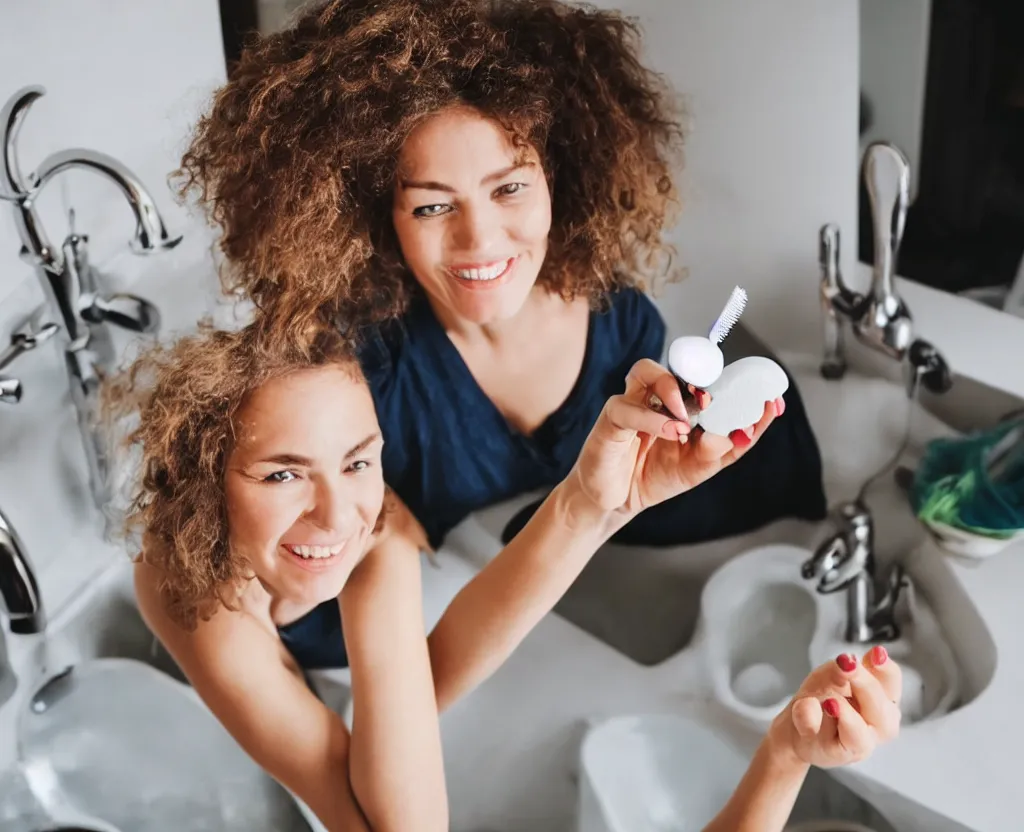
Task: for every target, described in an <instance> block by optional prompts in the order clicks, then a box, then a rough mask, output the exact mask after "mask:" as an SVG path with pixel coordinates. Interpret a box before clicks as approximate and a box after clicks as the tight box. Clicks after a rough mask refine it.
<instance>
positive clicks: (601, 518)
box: [428, 482, 624, 710]
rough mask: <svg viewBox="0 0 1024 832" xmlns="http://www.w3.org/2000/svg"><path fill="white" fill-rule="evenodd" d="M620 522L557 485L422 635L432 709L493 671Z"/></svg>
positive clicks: (451, 700) (447, 703)
mask: <svg viewBox="0 0 1024 832" xmlns="http://www.w3.org/2000/svg"><path fill="white" fill-rule="evenodd" d="M622 522H624V521H623V520H616V519H613V515H612V514H611V513H609V512H603V511H599V510H596V509H595V508H594V507H593V505H592V504H591V503H590V502H589V501H588V500H587V499H586V498H585V497H584V496H583V495H582V494H580V493H579V492H578V491H577V490H575V489H574V488H572V487H571V485H569V484H567V483H564V482H563V483H561V484H559V485H558V486H556V487H555V489H554V491H552V492H551V494H550V495H549V496H548V498H547V499H546V500H545V501H544V502H543V503H542V504H541V506H540V508H539V509H537V511H536V512H535V513H534V515H533V517H532V518H531V519H530V522H529V523H527V524H526V526H525V527H524V528H523V530H522V531H521V532H519V534H518V535H516V537H515V538H514V539H513V540H512V541H511V542H510V543H509V544H508V545H507V546H506V547H505V548H504V549H503V550H502V551H501V553H500V554H498V556H497V557H496V558H494V560H492V561H491V562H490V563H489V564H487V566H486V567H484V569H483V570H482V571H481V572H480V574H479V575H477V576H476V577H475V578H473V580H472V581H470V582H469V583H468V584H467V585H466V586H465V587H463V588H462V590H461V591H460V592H459V593H458V595H456V596H455V598H454V599H452V602H451V604H449V605H448V608H447V609H446V610H445V611H444V614H443V615H442V616H441V619H440V620H439V621H438V622H437V625H436V626H435V627H434V629H433V630H432V631H431V633H430V637H429V639H428V644H429V646H430V661H431V665H432V667H433V671H434V683H435V690H436V694H437V706H438V707H439V708H440V709H441V710H444V709H445V708H447V707H448V706H450V705H451V704H453V703H454V702H455V701H456V700H458V699H459V698H460V697H461V696H463V695H465V694H466V693H468V692H469V691H470V690H472V689H473V688H474V687H476V686H477V685H479V684H480V683H481V682H483V681H484V680H485V679H487V677H488V676H490V675H491V674H492V673H494V671H495V670H497V669H498V667H500V666H501V665H502V663H503V662H504V661H505V660H506V659H507V658H508V657H509V655H510V654H511V653H512V651H513V650H515V648H516V647H517V646H518V645H519V644H520V642H522V640H523V639H524V638H526V636H527V634H528V633H529V632H530V631H531V630H532V629H533V628H534V627H535V626H536V625H537V622H538V621H540V619H541V618H543V617H544V616H545V615H546V614H547V613H549V612H550V611H551V609H552V607H554V605H555V604H556V603H557V602H558V599H559V598H561V597H562V595H563V594H564V593H565V592H566V590H567V589H568V588H569V586H570V585H571V584H572V582H573V581H574V580H575V579H576V577H577V576H578V575H579V574H580V572H581V571H582V570H583V567H584V566H586V564H587V562H588V561H589V560H590V558H591V557H592V556H593V555H594V553H595V552H596V551H597V550H598V548H599V547H600V546H601V544H602V543H604V542H605V541H606V540H607V539H608V538H609V537H611V535H612V534H614V533H615V531H616V529H617V528H618V527H619V526H620V525H621V523H622Z"/></svg>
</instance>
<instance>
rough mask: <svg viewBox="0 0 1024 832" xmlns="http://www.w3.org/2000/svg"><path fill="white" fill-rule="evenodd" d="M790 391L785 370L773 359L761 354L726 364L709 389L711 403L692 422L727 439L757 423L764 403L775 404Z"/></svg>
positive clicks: (762, 411)
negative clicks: (736, 431) (734, 432)
mask: <svg viewBox="0 0 1024 832" xmlns="http://www.w3.org/2000/svg"><path fill="white" fill-rule="evenodd" d="M788 389H789V379H788V378H787V377H786V373H785V371H784V370H783V369H782V368H781V367H780V366H779V365H778V364H777V363H775V362H774V361H772V359H770V358H765V357H763V356H760V355H752V356H748V357H747V358H741V359H739V360H738V361H733V362H732V363H731V364H729V365H727V366H726V367H725V369H724V370H722V374H721V375H720V376H719V377H718V380H717V381H716V382H715V383H714V384H712V385H710V386H708V387H707V391H708V393H710V394H711V404H710V405H708V406H707V407H706V408H704V410H702V411H701V412H700V414H699V415H698V416H696V418H695V419H694V420H693V421H694V422H695V423H696V424H698V425H700V426H701V427H702V428H704V430H706V431H707V432H708V433H714V434H717V435H719V436H728V435H729V434H730V433H732V432H733V431H734V430H739V429H740V428H745V427H747V426H748V425H753V424H755V423H756V422H757V421H758V420H759V419H760V418H761V416H762V414H763V413H764V405H765V402H770V401H774V400H775V399H777V398H779V396H781V395H782V394H783V393H785V392H786V390H788Z"/></svg>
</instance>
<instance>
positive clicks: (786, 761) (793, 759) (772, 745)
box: [758, 708, 810, 778]
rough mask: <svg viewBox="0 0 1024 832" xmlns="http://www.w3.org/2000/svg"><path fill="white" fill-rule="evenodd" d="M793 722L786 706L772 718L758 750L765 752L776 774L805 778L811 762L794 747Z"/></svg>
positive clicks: (765, 758) (764, 754) (769, 764)
mask: <svg viewBox="0 0 1024 832" xmlns="http://www.w3.org/2000/svg"><path fill="white" fill-rule="evenodd" d="M791 722H792V714H791V712H790V709H789V708H786V710H784V711H783V712H782V713H781V714H779V715H778V716H776V717H775V719H773V720H772V723H771V726H770V727H769V729H768V733H767V734H765V737H764V739H763V740H762V741H761V745H760V748H759V749H758V751H759V752H760V753H761V754H763V756H764V760H765V764H766V765H767V766H769V767H770V768H771V770H772V771H773V773H775V775H776V776H778V777H787V776H791V777H799V778H803V777H806V776H807V771H808V769H810V764H809V763H807V762H805V761H804V760H803V759H802V758H801V757H800V755H799V754H797V752H796V749H795V748H794V747H793V739H792V738H793V733H794V731H795V729H794V728H793V727H792V725H791Z"/></svg>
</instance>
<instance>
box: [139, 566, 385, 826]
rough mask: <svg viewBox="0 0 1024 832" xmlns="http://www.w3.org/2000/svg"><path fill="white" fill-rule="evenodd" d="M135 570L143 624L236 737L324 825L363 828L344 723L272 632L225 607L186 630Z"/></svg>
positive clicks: (154, 584)
mask: <svg viewBox="0 0 1024 832" xmlns="http://www.w3.org/2000/svg"><path fill="white" fill-rule="evenodd" d="M135 570H136V571H135V587H136V595H137V597H138V601H139V607H140V609H141V611H142V613H143V617H144V618H145V619H146V623H147V624H148V625H149V626H150V628H151V629H152V630H153V632H154V633H155V634H156V635H157V637H158V638H159V639H160V640H161V642H162V643H163V644H164V646H165V647H166V648H167V650H168V651H169V652H170V653H171V655H172V656H173V657H174V659H175V661H176V662H177V663H178V665H179V666H180V667H181V669H182V671H183V672H184V673H185V675H186V676H187V677H188V679H189V681H190V682H191V683H192V686H193V687H194V688H195V690H196V693H198V694H199V696H200V698H201V699H202V700H203V702H205V703H206V705H207V707H209V708H210V710H211V711H212V712H213V714H214V715H215V716H216V717H217V719H218V720H219V721H220V722H221V724H223V725H224V727H225V728H226V729H227V730H228V732H229V733H230V734H231V735H232V736H233V737H234V739H235V741H236V742H238V744H239V745H240V746H241V747H242V748H243V749H245V751H246V752H247V753H248V754H249V755H250V756H251V757H252V758H253V760H255V761H256V762H257V763H258V764H259V765H260V766H261V767H262V768H263V769H264V770H266V771H267V772H268V773H269V774H270V775H271V776H273V777H274V778H275V779H276V780H278V781H279V782H280V783H282V784H283V785H285V786H286V787H287V788H289V789H291V791H292V792H294V793H295V794H296V795H298V796H299V797H300V798H301V799H302V800H303V801H304V802H305V803H306V804H307V805H308V806H309V808H310V809H311V810H312V811H313V812H314V813H316V815H317V816H318V817H319V818H320V819H321V821H323V823H324V824H325V825H326V826H327V828H328V829H329V830H332V832H333V830H346V832H348V830H357V831H358V830H367V832H368V830H369V828H370V827H369V825H368V824H367V823H366V820H365V818H364V816H363V814H362V812H361V809H360V807H359V805H358V803H357V801H356V800H355V798H354V795H353V793H352V791H351V787H350V784H349V772H348V765H349V764H348V759H349V736H348V732H347V730H346V729H345V724H344V723H343V722H342V720H341V718H340V717H339V716H338V715H337V714H335V713H334V712H332V711H331V710H330V709H328V708H327V707H326V706H325V705H324V704H323V703H322V702H321V701H320V700H319V699H317V698H316V696H314V695H313V693H312V691H310V690H309V688H308V687H307V685H306V683H305V681H304V680H303V679H302V677H301V676H300V675H299V674H298V673H297V672H295V671H294V670H293V669H291V668H289V667H288V666H287V664H286V663H285V660H284V658H283V655H282V647H281V645H280V642H279V641H277V640H276V639H275V637H274V635H273V634H272V633H270V632H269V631H267V630H266V629H265V628H264V627H263V626H262V625H261V624H260V623H259V622H257V621H256V620H255V619H253V618H252V617H251V616H248V615H245V614H242V613H236V612H232V611H229V610H220V611H218V613H217V614H216V615H214V616H213V618H211V619H210V620H209V621H204V622H201V623H200V625H199V627H198V628H197V629H196V630H195V631H194V632H188V631H186V630H184V629H182V628H180V627H179V626H178V625H177V624H175V623H174V622H173V621H172V620H171V619H170V618H169V616H168V615H167V613H166V612H165V609H164V606H163V603H162V600H161V598H160V594H159V588H158V586H159V585H158V577H157V574H156V573H155V571H154V570H153V568H152V567H150V566H147V565H145V564H138V565H136V567H135ZM196 753H197V754H200V753H202V749H200V748H197V749H196Z"/></svg>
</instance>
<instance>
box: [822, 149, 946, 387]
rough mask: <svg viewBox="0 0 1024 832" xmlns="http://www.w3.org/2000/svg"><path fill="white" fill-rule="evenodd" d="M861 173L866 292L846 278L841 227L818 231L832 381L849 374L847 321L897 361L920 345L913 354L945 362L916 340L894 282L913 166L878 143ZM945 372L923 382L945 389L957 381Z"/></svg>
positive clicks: (826, 367)
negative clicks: (869, 261)
mask: <svg viewBox="0 0 1024 832" xmlns="http://www.w3.org/2000/svg"><path fill="white" fill-rule="evenodd" d="M862 172H863V176H864V182H865V185H866V186H867V191H868V197H869V198H870V201H871V213H872V218H873V229H874V266H873V268H872V273H871V290H870V292H869V293H868V294H867V295H862V294H861V293H859V292H855V291H853V290H852V289H850V288H849V287H848V286H846V284H845V283H844V281H843V278H842V274H841V272H840V267H839V236H840V235H839V228H838V227H837V226H836V225H835V224H833V223H828V224H826V225H823V226H822V227H821V229H820V230H819V232H818V264H819V267H820V272H821V277H820V281H819V298H820V302H821V308H822V320H823V324H824V342H825V354H824V358H823V360H822V364H821V374H822V375H823V376H824V377H825V378H827V379H838V378H842V376H843V375H844V374H845V372H846V355H845V350H844V345H843V323H844V321H848V322H849V323H850V328H851V329H852V330H853V333H854V335H855V336H856V337H857V339H858V340H859V341H860V342H862V343H864V344H867V345H868V346H870V347H871V348H872V349H875V350H878V351H879V352H881V353H883V354H884V355H887V356H889V357H890V358H893V359H895V360H897V361H900V362H902V361H903V360H904V359H905V358H906V357H907V356H908V354H909V353H910V352H911V350H912V348H915V347H916V350H915V351H914V355H913V356H911V357H912V358H914V357H916V356H917V355H919V354H921V353H922V352H927V353H928V354H929V355H934V356H935V357H936V359H937V360H938V361H941V356H939V355H938V353H937V351H936V350H935V348H934V347H933V346H932V345H931V344H929V343H928V342H927V341H924V340H922V339H917V340H915V339H914V327H913V321H912V319H911V316H910V310H908V309H907V306H906V304H905V303H904V302H903V299H902V298H900V296H899V295H898V294H897V293H896V287H895V284H894V279H895V273H896V263H897V258H898V255H899V248H900V243H901V242H902V239H903V230H904V227H905V226H906V219H907V208H908V205H909V202H910V164H909V163H908V162H907V159H906V157H905V156H904V155H903V153H901V152H900V150H899V148H897V147H896V146H895V145H892V144H890V143H889V142H875V143H873V144H871V145H870V146H869V147H868V149H867V150H866V151H865V153H864V160H863V164H862ZM928 369H930V368H928ZM943 370H944V371H945V372H944V373H939V372H936V373H933V374H932V373H928V374H925V375H923V376H922V377H921V379H920V380H921V382H922V383H923V384H924V385H925V386H926V387H927V388H928V389H930V390H932V391H933V392H937V393H941V392H945V391H946V390H948V389H949V386H951V384H952V380H951V377H950V375H949V373H948V368H946V367H945V365H944V363H943Z"/></svg>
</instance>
